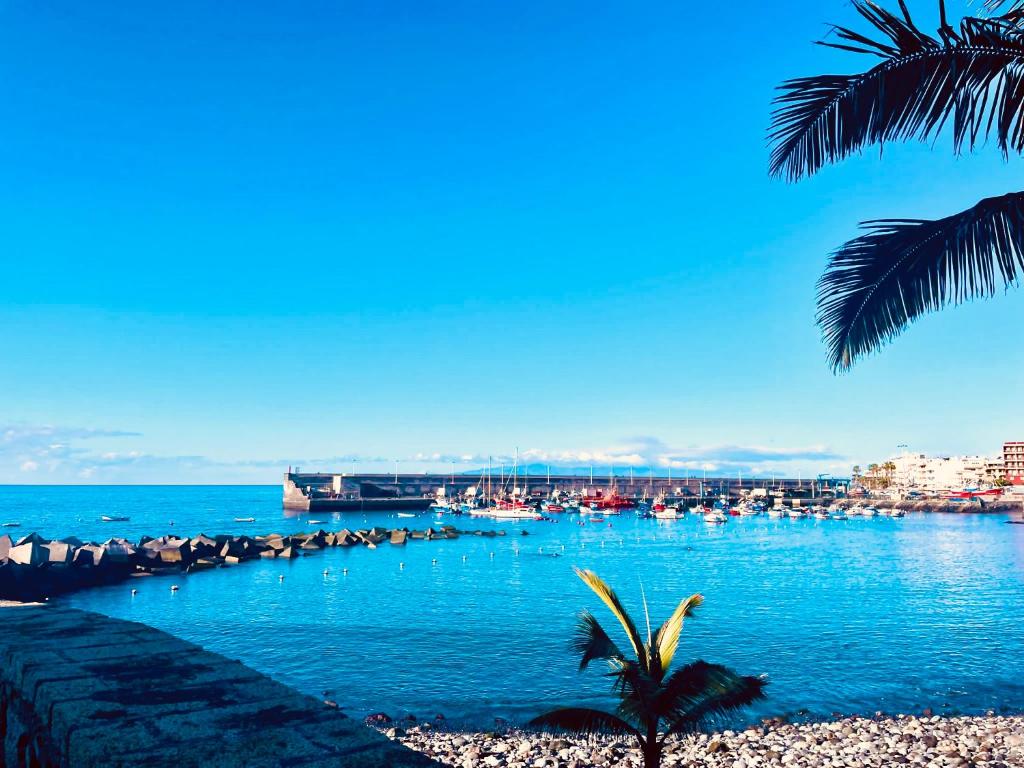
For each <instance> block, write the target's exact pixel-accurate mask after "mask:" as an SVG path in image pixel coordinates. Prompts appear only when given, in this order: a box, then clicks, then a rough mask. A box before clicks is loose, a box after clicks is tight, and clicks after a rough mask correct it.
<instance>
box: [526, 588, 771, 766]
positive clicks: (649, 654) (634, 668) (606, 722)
mask: <svg viewBox="0 0 1024 768" xmlns="http://www.w3.org/2000/svg"><path fill="white" fill-rule="evenodd" d="M574 570H575V571H576V575H577V576H579V577H580V578H581V579H583V582H584V583H585V584H586V585H587V586H588V587H590V588H591V589H592V590H593V591H594V593H595V594H596V595H597V596H598V597H599V598H601V601H602V602H603V603H604V604H605V605H606V606H608V608H609V610H611V612H612V614H613V615H614V616H615V618H616V619H618V621H619V623H620V624H621V625H622V628H623V629H624V630H625V632H626V638H627V639H628V640H629V645H630V648H631V649H632V652H633V653H632V656H627V655H626V654H625V653H623V652H622V651H621V650H619V647H618V646H617V645H616V644H615V642H614V641H613V640H612V639H611V638H610V637H609V636H608V633H607V632H605V631H604V629H603V628H602V627H601V625H600V623H598V621H597V619H596V618H594V616H593V614H591V613H590V612H589V611H584V612H583V613H582V614H580V620H579V624H578V625H577V628H576V636H575V638H574V639H573V642H572V648H573V649H574V650H575V651H577V652H579V653H580V654H581V656H582V658H581V660H580V671H581V672H582V671H583V670H585V669H586V668H587V665H588V664H590V662H592V661H595V660H604V661H606V662H608V666H609V667H610V668H611V673H610V675H609V676H610V677H611V678H612V679H613V681H614V682H613V690H614V692H615V694H616V696H617V697H618V699H619V706H618V709H617V710H616V712H615V713H614V714H613V713H611V712H603V711H601V710H597V709H586V708H583V707H570V708H566V709H556V710H553V711H551V712H548V713H547V714H544V715H541V716H540V717H537V718H535V719H534V720H532V721H531V722H530V725H533V726H535V727H539V728H551V729H555V730H563V731H571V732H575V733H598V732H605V733H608V732H610V733H617V734H623V735H628V736H632V737H634V738H635V739H636V740H637V742H638V743H639V745H640V749H641V751H642V752H643V755H644V765H645V766H646V768H658V766H660V765H661V754H662V750H663V749H664V746H665V741H666V740H667V739H668V738H669V737H671V736H675V735H676V734H681V733H690V732H693V731H696V730H697V729H699V728H700V727H701V726H702V725H703V724H705V723H706V722H707V721H708V719H709V718H712V717H714V716H716V715H722V714H726V713H729V712H733V711H735V710H737V709H740V708H741V707H745V706H747V705H748V704H750V703H751V702H753V701H755V700H756V699H759V698H761V697H762V696H763V695H764V693H763V689H764V686H765V685H766V684H767V681H766V680H764V679H762V678H757V677H741V676H739V675H737V674H736V673H735V672H733V671H732V670H730V669H728V668H726V667H723V666H720V665H718V664H708V663H707V662H705V661H695V662H693V663H691V664H687V665H686V666H683V667H680V668H679V669H677V670H676V671H675V672H673V673H672V674H669V667H670V666H671V664H672V659H673V657H674V656H675V653H676V648H677V646H678V645H679V635H680V633H681V632H682V629H683V620H684V619H685V618H687V617H688V616H691V615H692V614H693V611H694V610H695V609H696V608H697V606H699V605H700V604H701V603H702V602H703V601H704V598H703V597H701V596H700V595H690V596H689V597H688V598H686V599H685V600H683V601H682V602H681V603H679V605H678V607H677V608H676V609H675V611H673V613H672V615H671V616H670V617H669V618H668V621H666V622H665V623H664V624H662V625H661V627H660V628H659V629H658V631H657V632H656V633H654V635H653V636H652V635H651V628H650V618H649V617H648V619H647V641H646V642H644V641H643V639H642V638H641V636H640V632H639V630H638V629H637V627H636V624H635V623H634V622H633V619H632V618H630V616H629V614H628V613H626V609H625V608H623V607H622V603H621V602H619V598H618V597H617V596H616V594H615V592H613V591H612V589H611V587H609V586H608V585H607V584H606V583H605V582H604V581H602V580H601V578H600V577H599V576H598V575H597V574H596V573H594V572H593V571H582V570H580V569H579V568H576V569H574ZM646 613H647V604H646V601H645V603H644V614H645V615H646ZM662 726H664V731H662Z"/></svg>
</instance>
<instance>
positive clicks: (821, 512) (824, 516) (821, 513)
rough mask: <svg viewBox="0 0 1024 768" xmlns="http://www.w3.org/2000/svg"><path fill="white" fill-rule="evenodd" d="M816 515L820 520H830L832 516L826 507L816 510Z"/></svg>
mask: <svg viewBox="0 0 1024 768" xmlns="http://www.w3.org/2000/svg"><path fill="white" fill-rule="evenodd" d="M814 516H815V517H816V518H818V519H819V520H829V519H831V517H832V516H831V515H830V514H829V513H828V510H827V509H825V508H824V507H822V508H821V509H816V510H814Z"/></svg>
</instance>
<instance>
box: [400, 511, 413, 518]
mask: <svg viewBox="0 0 1024 768" xmlns="http://www.w3.org/2000/svg"><path fill="white" fill-rule="evenodd" d="M398 516H399V517H416V515H414V514H413V513H412V512H399V513H398Z"/></svg>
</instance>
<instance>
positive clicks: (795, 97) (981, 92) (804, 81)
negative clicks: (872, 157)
mask: <svg viewBox="0 0 1024 768" xmlns="http://www.w3.org/2000/svg"><path fill="white" fill-rule="evenodd" d="M853 5H854V7H855V8H856V10H857V11H858V12H859V13H860V15H861V16H863V17H864V18H865V19H866V20H867V21H868V22H869V23H870V24H871V26H872V27H874V30H875V32H876V33H877V34H876V37H870V36H868V35H864V34H861V33H859V32H856V31H854V30H852V29H848V28H846V27H834V32H835V35H836V38H837V41H836V42H822V43H821V44H822V45H825V46H828V47H831V48H840V49H843V50H848V51H853V52H856V53H866V54H871V55H873V56H876V57H880V58H881V59H882V61H881V62H879V63H878V64H877V65H875V66H873V67H872V68H871V69H869V70H867V71H866V72H862V73H859V74H853V75H820V76H816V77H804V78H797V79H793V80H789V81H787V82H785V83H783V84H782V85H781V86H780V88H779V89H780V91H781V93H780V94H779V95H778V96H777V97H776V99H775V111H774V113H773V116H772V123H771V127H770V129H769V142H770V143H771V144H772V151H771V161H770V171H771V174H772V175H774V176H784V177H786V178H788V179H789V180H796V179H799V178H800V177H802V176H804V175H811V174H813V173H815V172H817V171H818V170H820V169H821V168H822V167H823V166H824V165H826V164H828V163H834V162H837V161H838V160H841V159H843V158H845V157H847V156H849V155H851V154H853V153H854V152H857V151H858V150H860V149H862V148H864V147H865V146H869V145H872V144H880V145H881V144H884V143H885V142H890V141H904V140H908V139H913V138H917V139H920V140H923V141H928V140H932V139H934V138H935V137H937V136H938V134H939V132H940V131H941V130H942V128H943V127H944V126H945V125H947V124H950V123H951V125H952V127H953V143H954V148H955V150H956V151H957V152H959V151H961V150H962V149H963V148H964V147H967V148H974V147H975V146H976V145H977V144H978V143H979V142H980V141H983V140H984V139H986V138H988V137H989V136H990V135H991V134H994V135H995V138H996V140H997V142H998V144H999V147H1000V148H1001V149H1002V150H1003V152H1004V153H1008V152H1009V151H1010V150H1013V151H1015V152H1021V151H1024V114H1022V113H1021V110H1020V109H1018V106H1019V104H1020V96H1021V90H1022V85H1021V81H1022V78H1024V32H1022V30H1021V29H1020V26H1019V23H1018V22H1019V19H1017V18H1016V16H1018V15H1019V12H1018V11H1016V10H1011V11H1008V12H1007V13H1006V14H1004V15H1002V16H997V17H992V18H987V19H981V18H974V17H967V18H965V19H963V20H962V21H961V23H960V26H959V28H958V29H957V30H954V29H953V28H952V27H950V26H948V25H946V26H944V27H943V28H942V29H941V30H940V33H939V35H938V36H932V35H928V34H925V33H924V32H922V31H921V30H920V29H919V28H918V27H916V26H915V25H914V23H913V21H912V20H911V18H910V16H909V14H905V16H904V17H903V18H900V17H899V16H897V15H895V14H893V13H891V12H889V11H887V10H885V9H884V8H882V7H880V6H878V5H876V4H875V3H874V2H871V0H854V2H853Z"/></svg>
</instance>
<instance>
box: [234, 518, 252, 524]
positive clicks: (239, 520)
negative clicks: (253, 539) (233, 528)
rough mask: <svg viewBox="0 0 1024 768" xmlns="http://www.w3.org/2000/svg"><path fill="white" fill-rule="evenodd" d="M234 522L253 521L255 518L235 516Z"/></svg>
mask: <svg viewBox="0 0 1024 768" xmlns="http://www.w3.org/2000/svg"><path fill="white" fill-rule="evenodd" d="M235 522H236V523H255V522H256V518H255V517H236V518H235Z"/></svg>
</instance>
